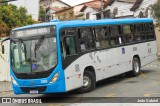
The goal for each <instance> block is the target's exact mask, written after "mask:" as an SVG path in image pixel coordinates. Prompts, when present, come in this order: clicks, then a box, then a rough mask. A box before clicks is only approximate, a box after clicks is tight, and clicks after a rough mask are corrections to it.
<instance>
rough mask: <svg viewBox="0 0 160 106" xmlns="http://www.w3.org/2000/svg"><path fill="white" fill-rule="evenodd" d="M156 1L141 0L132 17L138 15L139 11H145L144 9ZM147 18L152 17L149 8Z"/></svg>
mask: <svg viewBox="0 0 160 106" xmlns="http://www.w3.org/2000/svg"><path fill="white" fill-rule="evenodd" d="M156 2H157V0H143V1H142V3H141V5H140V6H139V8H138V9H136V10H135V12H134V17H138V15H139V13H140V11H142V12H143V13H145V11H146V9H147V8H148V7H149V6H150V5H152V4H154V3H156ZM148 18H152V16H151V14H150V10H149V11H148Z"/></svg>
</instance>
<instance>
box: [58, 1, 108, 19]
mask: <svg viewBox="0 0 160 106" xmlns="http://www.w3.org/2000/svg"><path fill="white" fill-rule="evenodd" d="M107 1H108V0H104V3H106V2H107ZM100 9H101V0H93V1H89V2H85V3H81V4H78V5H75V6H73V7H68V8H65V9H63V10H60V11H57V12H55V14H56V19H60V20H74V19H91V20H96V19H97V18H96V13H97V12H99V11H100Z"/></svg>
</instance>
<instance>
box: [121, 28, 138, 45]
mask: <svg viewBox="0 0 160 106" xmlns="http://www.w3.org/2000/svg"><path fill="white" fill-rule="evenodd" d="M134 33H135V30H134V26H133V25H123V41H124V42H125V43H128V44H129V43H134V42H135V39H134Z"/></svg>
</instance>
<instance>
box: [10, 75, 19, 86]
mask: <svg viewBox="0 0 160 106" xmlns="http://www.w3.org/2000/svg"><path fill="white" fill-rule="evenodd" d="M11 81H12V82H13V84H14V85H18V83H17V82H16V80H15V79H14V78H13V76H12V77H11Z"/></svg>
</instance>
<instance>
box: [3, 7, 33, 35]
mask: <svg viewBox="0 0 160 106" xmlns="http://www.w3.org/2000/svg"><path fill="white" fill-rule="evenodd" d="M33 23H35V21H34V20H32V17H31V16H30V15H27V10H26V9H25V8H24V7H20V8H17V7H16V6H15V5H12V4H3V5H0V36H4V34H5V36H9V33H10V31H11V29H13V28H15V27H20V26H24V25H29V24H33ZM2 26H5V27H4V28H1V27H2ZM2 32H3V33H2ZM4 32H5V33H4Z"/></svg>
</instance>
